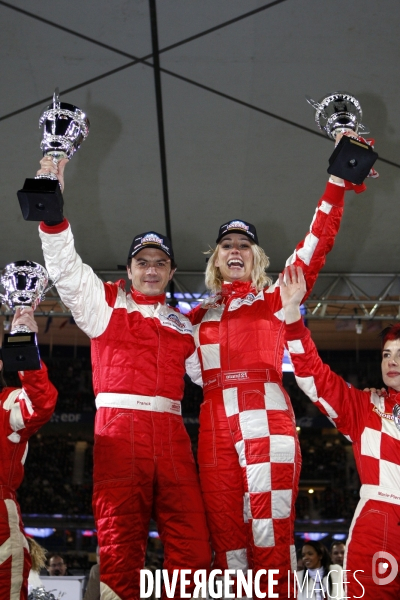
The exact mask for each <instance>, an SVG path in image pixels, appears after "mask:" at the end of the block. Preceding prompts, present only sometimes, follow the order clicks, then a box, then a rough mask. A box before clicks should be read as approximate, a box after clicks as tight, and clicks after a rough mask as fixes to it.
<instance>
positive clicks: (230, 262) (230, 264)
mask: <svg viewBox="0 0 400 600" xmlns="http://www.w3.org/2000/svg"><path fill="white" fill-rule="evenodd" d="M228 267H229V268H232V267H233V268H235V267H236V268H238V269H243V267H244V262H243V261H242V260H238V259H237V258H235V259H232V260H228Z"/></svg>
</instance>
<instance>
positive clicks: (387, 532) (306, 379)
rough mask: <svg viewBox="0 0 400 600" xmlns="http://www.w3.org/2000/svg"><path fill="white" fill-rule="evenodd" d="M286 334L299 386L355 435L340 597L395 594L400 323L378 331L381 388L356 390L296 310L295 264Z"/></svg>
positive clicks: (399, 523)
mask: <svg viewBox="0 0 400 600" xmlns="http://www.w3.org/2000/svg"><path fill="white" fill-rule="evenodd" d="M280 286H281V295H282V304H283V307H284V313H285V321H286V327H285V339H286V343H287V347H288V350H289V352H290V357H291V360H292V363H293V368H294V373H295V376H296V380H297V383H298V385H299V387H300V388H301V389H302V390H303V392H304V393H305V394H307V396H308V397H309V398H310V399H311V400H312V402H314V403H315V405H316V406H318V408H319V409H320V410H321V412H323V413H324V414H325V415H327V416H328V417H329V418H330V419H331V421H333V423H334V424H335V425H336V427H337V428H338V429H339V431H341V432H342V433H343V434H344V435H346V436H348V437H349V438H350V440H351V441H352V443H353V451H354V456H355V459H356V465H357V470H358V474H359V476H360V480H361V484H362V485H361V490H360V502H359V504H358V506H357V508H356V511H355V514H354V517H353V521H352V524H351V527H350V532H349V538H348V541H347V545H346V553H345V559H344V567H343V568H344V569H345V570H347V577H346V579H347V581H348V584H347V594H346V598H357V597H358V598H360V597H362V598H363V600H376V599H377V598H379V600H395V599H396V600H397V599H398V598H399V597H400V575H399V573H398V570H399V564H400V544H399V527H400V419H399V414H400V325H399V324H396V325H394V326H392V327H388V328H387V329H386V330H384V332H383V344H382V378H383V382H384V384H385V385H386V386H387V391H386V392H385V393H383V394H382V395H378V394H377V393H376V392H374V391H361V390H357V389H356V388H354V387H353V386H352V385H351V384H349V383H347V382H346V381H344V380H343V379H342V378H341V377H339V375H336V374H335V373H333V372H332V371H331V370H330V368H329V367H328V365H326V364H324V363H323V362H322V360H321V358H320V357H319V355H318V352H317V349H316V347H315V345H314V342H313V341H312V339H311V335H310V331H309V330H308V329H307V328H306V327H305V325H304V323H303V321H302V319H301V315H300V303H301V301H302V297H303V295H304V293H305V290H306V283H305V280H304V275H303V272H302V270H301V269H300V268H297V269H295V268H293V267H290V269H287V270H286V273H285V280H284V278H283V276H281V277H280Z"/></svg>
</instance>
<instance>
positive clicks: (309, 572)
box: [296, 540, 345, 600]
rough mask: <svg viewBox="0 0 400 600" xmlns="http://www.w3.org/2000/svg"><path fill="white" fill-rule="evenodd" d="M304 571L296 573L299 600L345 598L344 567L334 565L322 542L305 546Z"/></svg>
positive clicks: (310, 542)
mask: <svg viewBox="0 0 400 600" xmlns="http://www.w3.org/2000/svg"><path fill="white" fill-rule="evenodd" d="M301 554H302V557H303V563H304V567H305V568H304V569H303V570H302V571H297V573H296V591H297V600H306V599H308V598H313V600H327V599H328V600H329V599H330V598H335V599H336V600H339V599H340V598H344V597H345V596H344V592H343V576H342V567H341V566H340V565H332V564H331V562H332V561H331V557H330V555H329V552H328V550H327V548H326V547H325V546H324V545H323V544H321V542H314V541H311V540H310V541H308V542H306V543H305V544H304V545H303V548H302V553H301Z"/></svg>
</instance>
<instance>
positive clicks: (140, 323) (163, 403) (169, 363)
mask: <svg viewBox="0 0 400 600" xmlns="http://www.w3.org/2000/svg"><path fill="white" fill-rule="evenodd" d="M65 164H66V161H61V162H60V163H59V164H58V165H55V164H54V163H53V161H52V160H51V158H50V157H44V158H43V159H42V161H41V165H42V169H41V170H40V171H39V172H38V173H39V174H40V173H48V172H53V173H54V174H56V175H57V176H58V178H59V180H60V183H61V184H62V185H63V170H64V167H65ZM40 237H41V240H42V247H43V253H44V257H45V261H46V267H47V269H48V271H49V274H50V276H52V277H53V278H54V277H58V279H57V290H58V292H59V294H60V297H61V299H62V301H63V302H64V304H65V305H66V306H67V307H68V308H69V309H70V310H71V312H72V314H73V316H74V319H75V321H76V323H77V325H78V326H79V327H80V328H81V329H82V330H83V331H84V332H85V333H86V334H87V335H88V336H89V337H90V339H91V350H92V367H93V387H94V392H95V395H96V407H97V413H96V421H95V445H94V473H93V481H94V493H93V510H94V516H95V520H96V527H97V532H98V540H99V546H100V591H101V599H102V600H136V599H138V598H139V581H140V579H139V577H140V569H143V568H144V560H145V553H146V545H147V539H148V531H149V522H150V518H151V517H152V516H153V517H154V518H155V520H156V522H157V525H158V531H159V533H160V537H161V540H162V542H163V544H164V557H165V558H164V569H167V570H168V572H169V575H170V579H172V572H173V570H175V569H190V570H192V571H194V570H197V569H209V567H210V563H211V550H210V543H209V533H208V529H207V524H206V518H205V511H204V504H203V500H202V496H201V491H200V485H199V480H198V475H197V469H196V465H195V461H194V457H193V454H192V450H191V444H190V439H189V436H188V434H187V432H186V429H185V426H184V423H183V420H182V416H181V402H180V401H181V399H182V397H183V391H184V379H183V378H184V375H185V371H186V372H187V373H188V375H189V376H190V377H191V378H192V380H193V381H194V382H195V383H198V384H200V385H201V383H202V380H201V370H200V365H199V361H198V357H197V353H196V349H195V344H194V339H193V330H192V325H191V323H190V321H189V320H188V319H187V318H186V317H185V316H184V315H181V314H180V313H179V312H178V311H176V310H175V309H173V308H171V307H169V306H167V305H166V303H165V298H166V296H165V288H166V286H167V284H168V282H169V281H170V280H171V279H172V277H173V274H174V272H175V268H176V267H175V263H174V255H173V251H172V246H171V242H170V240H169V239H168V238H167V237H166V236H164V235H162V234H159V233H157V232H154V231H149V232H145V233H143V234H140V235H138V236H136V237H135V238H134V240H133V242H132V245H131V248H130V250H129V253H128V262H127V271H128V277H129V279H130V280H131V281H132V287H131V289H130V291H129V292H126V291H125V289H124V281H118V282H116V283H104V282H103V281H101V280H100V279H99V278H98V277H97V276H96V275H95V273H94V272H93V270H92V269H91V268H90V267H89V266H88V265H86V264H84V263H83V262H82V260H81V258H80V257H79V256H78V254H77V253H76V251H75V247H74V238H73V235H72V231H71V226H70V224H69V223H68V221H67V220H66V219H64V220H63V221H62V222H61V223H58V224H45V223H41V224H40ZM56 274H57V275H56ZM186 578H187V579H189V576H188V575H186ZM193 587H194V584H193V582H192V585H191V586H187V588H186V590H187V592H190V591H191V590H192V588H193ZM176 589H177V594H178V596H179V580H178V584H177V588H176Z"/></svg>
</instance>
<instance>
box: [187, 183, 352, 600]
mask: <svg viewBox="0 0 400 600" xmlns="http://www.w3.org/2000/svg"><path fill="white" fill-rule="evenodd" d="M343 198H344V188H342V187H339V186H337V185H334V184H332V183H328V184H327V187H326V190H325V193H324V195H323V196H322V198H321V200H320V201H319V203H318V206H317V209H316V212H315V216H314V219H313V221H312V224H311V228H310V231H309V233H308V234H307V236H306V237H305V239H304V241H302V242H301V243H300V244H299V245H298V246H297V248H296V250H295V252H294V254H293V255H292V256H291V257H290V258H289V259H288V261H287V264H295V265H301V266H302V267H303V269H304V272H305V276H306V280H307V289H308V292H309V291H310V290H311V288H312V287H313V285H314V282H315V280H316V278H317V275H318V272H319V271H320V269H321V268H322V266H323V265H324V263H325V257H326V254H327V253H328V252H329V251H330V250H331V248H332V246H333V243H334V239H335V236H336V234H337V232H338V230H339V225H340V220H341V217H342V212H343ZM188 316H189V318H190V319H191V321H192V323H193V325H194V335H195V342H196V346H197V348H198V353H199V358H200V361H201V366H202V372H203V381H204V402H203V404H202V406H201V413H200V431H199V445H198V463H199V469H200V483H201V487H202V492H203V498H204V502H205V505H206V513H207V521H208V526H209V529H210V534H211V541H212V546H213V549H214V551H215V562H214V568H219V569H235V570H243V571H244V572H246V571H247V568H248V567H250V568H252V569H253V570H259V569H279V570H280V574H279V587H278V588H274V591H275V592H277V591H278V592H279V593H280V596H279V597H281V598H286V597H287V577H288V570H292V569H294V568H295V566H296V554H295V547H294V538H293V535H294V516H295V514H294V504H295V500H296V496H297V490H298V480H299V475H300V467H301V455H300V448H299V443H298V438H297V434H296V423H295V418H294V414H293V409H292V406H291V403H290V400H289V397H288V396H287V394H286V392H285V390H284V388H283V386H282V358H283V351H284V323H283V311H282V304H281V298H280V291H279V286H277V284H274V285H272V286H270V287H268V288H265V289H264V290H261V291H260V292H257V291H256V290H255V289H254V288H253V287H252V286H251V282H249V283H242V282H234V283H232V284H226V285H225V284H224V285H223V287H222V291H221V293H220V294H218V295H216V296H212V297H210V298H209V299H207V300H206V301H204V302H203V303H202V304H201V305H199V306H198V307H197V308H196V309H194V311H192V313H191V314H189V315H188ZM275 578H277V577H275ZM261 589H262V591H264V592H265V591H267V578H266V577H263V578H262V580H261Z"/></svg>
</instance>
